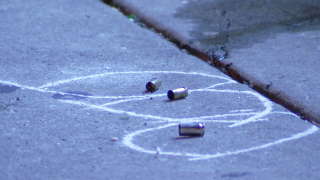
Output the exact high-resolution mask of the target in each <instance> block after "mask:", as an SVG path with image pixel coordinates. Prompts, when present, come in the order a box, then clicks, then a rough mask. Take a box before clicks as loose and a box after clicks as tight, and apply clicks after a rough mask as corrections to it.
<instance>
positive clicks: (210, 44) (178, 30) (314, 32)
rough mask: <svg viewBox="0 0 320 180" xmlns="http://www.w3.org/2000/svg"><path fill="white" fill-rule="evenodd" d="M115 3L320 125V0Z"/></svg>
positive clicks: (121, 0) (143, 0) (124, 0)
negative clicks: (319, 73)
mask: <svg viewBox="0 0 320 180" xmlns="http://www.w3.org/2000/svg"><path fill="white" fill-rule="evenodd" d="M113 4H114V5H115V6H117V7H120V9H122V10H125V11H127V12H131V13H133V14H136V15H137V16H138V17H140V19H142V21H143V22H145V23H146V24H148V25H149V26H150V27H153V28H155V29H156V30H157V31H159V32H162V33H164V34H166V36H167V37H168V38H170V39H171V40H172V41H174V42H176V43H177V44H178V45H179V46H180V47H182V48H187V49H189V50H190V51H195V54H196V55H198V56H199V57H200V58H202V59H205V60H206V61H209V62H210V61H211V60H212V59H214V61H213V62H212V64H213V65H214V66H217V67H218V68H220V69H221V70H222V71H223V72H225V73H227V74H228V75H229V76H231V77H233V78H235V79H237V80H238V81H239V82H241V83H244V84H248V85H249V87H251V88H253V89H255V90H257V91H258V92H260V93H262V94H264V95H265V96H267V97H268V98H270V99H272V100H273V101H274V102H276V103H280V104H281V105H283V106H285V107H286V108H288V109H290V110H291V111H292V112H295V113H297V114H299V115H300V116H301V117H302V118H304V119H308V120H309V121H311V122H313V123H314V124H318V125H319V124H320V111H319V106H318V104H319V103H318V102H319V100H320V96H319V93H318V88H317V87H319V80H318V77H317V74H318V69H319V68H320V64H319V61H318V57H319V56H320V46H319V38H320V31H319V28H320V25H319V24H320V11H319V7H320V1H319V0H313V1H298V0H264V1H253V0H244V1H237V0H214V1H213V0H189V1H184V0H174V1H171V0H170V1H169V0H168V1H147V0H137V1H134V2H133V1H128V0H114V1H113ZM213 56H216V58H212V57H213ZM221 56H223V57H226V58H225V59H223V60H222V59H220V58H219V57H221Z"/></svg>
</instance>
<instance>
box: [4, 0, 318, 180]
mask: <svg viewBox="0 0 320 180" xmlns="http://www.w3.org/2000/svg"><path fill="white" fill-rule="evenodd" d="M0 15H1V17H2V18H1V20H0V24H1V25H0V31H1V32H2V33H1V34H0V39H1V43H0V55H1V56H0V65H1V66H0V84H1V85H0V120H1V123H0V139H1V141H0V179H6V180H10V179H19V180H20V179H22V180H23V179H28V180H31V179H32V180H33V179H35V180H37V179H48V180H50V179H52V180H55V179H59V180H61V179H178V180H179V179H235V178H236V179H318V177H319V172H320V165H319V161H320V157H319V156H318V151H319V148H320V144H319V143H317V142H318V139H319V137H320V133H319V131H318V127H317V126H315V125H313V124H311V123H310V122H308V121H305V120H303V119H301V117H299V116H297V115H296V114H294V113H292V112H290V111H289V110H287V109H286V108H284V107H282V106H281V105H279V104H276V103H274V102H272V101H271V100H269V99H268V98H266V97H265V96H263V95H261V94H260V93H258V92H256V91H254V90H253V89H252V88H250V87H249V86H248V85H246V84H240V83H238V82H236V81H235V80H233V79H232V78H230V77H229V76H227V75H226V74H224V73H222V72H221V71H220V70H218V69H216V68H214V67H212V66H210V64H208V63H207V62H204V61H201V60H200V59H199V58H197V57H195V56H193V55H190V54H188V53H187V51H185V50H181V49H180V48H178V47H177V46H176V45H175V44H173V43H171V42H170V41H168V40H167V39H166V38H165V37H164V36H161V35H160V34H159V33H157V32H155V31H152V30H150V29H148V28H144V27H141V26H139V25H137V23H134V22H133V21H132V20H131V19H130V18H128V17H126V16H125V15H123V13H122V12H120V11H119V10H118V9H117V8H113V7H111V6H109V5H107V4H105V3H103V2H102V1H98V0H81V1H75V0H69V1H63V0H56V1H37V0H29V1H18V0H10V1H9V0H3V1H1V2H0ZM153 78H159V79H160V80H161V86H160V87H159V89H158V90H156V91H155V92H148V91H147V90H146V84H147V83H148V82H149V81H150V80H151V79H153ZM181 87H185V88H187V89H188V95H187V96H186V97H185V98H182V99H177V100H169V99H168V97H167V92H168V91H169V90H174V89H176V88H181ZM310 98H311V97H310ZM185 122H202V123H205V133H204V136H203V137H182V136H179V129H178V126H179V123H185Z"/></svg>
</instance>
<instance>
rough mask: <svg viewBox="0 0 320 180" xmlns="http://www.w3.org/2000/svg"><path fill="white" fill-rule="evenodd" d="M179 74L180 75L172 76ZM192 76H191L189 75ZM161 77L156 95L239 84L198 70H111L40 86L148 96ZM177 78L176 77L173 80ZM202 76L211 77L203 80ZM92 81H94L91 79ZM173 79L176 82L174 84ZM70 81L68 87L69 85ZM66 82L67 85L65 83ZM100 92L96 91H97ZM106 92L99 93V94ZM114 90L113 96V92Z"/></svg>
mask: <svg viewBox="0 0 320 180" xmlns="http://www.w3.org/2000/svg"><path fill="white" fill-rule="evenodd" d="M172 75H175V76H177V77H172ZM186 75H187V76H189V77H190V78H189V77H186ZM154 77H158V78H160V79H161V81H162V85H161V87H160V88H159V89H158V90H157V91H155V92H154V93H152V94H153V95H159V94H165V93H167V91H168V90H169V89H170V88H176V86H178V87H179V86H188V89H204V88H210V86H211V84H213V85H223V84H227V83H235V81H233V80H232V79H230V78H227V77H221V76H216V75H209V74H204V73H197V72H180V71H128V72H107V73H101V74H95V75H87V76H82V77H74V78H70V79H65V80H59V81H56V82H51V83H47V84H45V85H42V86H40V87H39V88H40V89H44V88H45V89H55V90H56V91H61V92H63V91H66V90H67V91H74V90H77V91H83V92H88V93H90V94H94V96H92V97H90V98H102V99H103V98H105V99H121V98H144V97H146V95H150V94H148V93H143V92H145V91H146V89H145V86H146V83H147V82H148V81H150V80H151V79H152V78H154ZM173 78H174V79H173ZM199 78H207V79H205V80H204V81H199ZM89 80H90V81H89ZM172 81H173V82H174V84H172ZM65 84H68V86H65ZM62 85H63V86H62ZM95 91H96V92H95ZM101 92H103V93H105V94H99V93H101ZM111 93H112V95H110V94H111ZM134 94H135V95H134Z"/></svg>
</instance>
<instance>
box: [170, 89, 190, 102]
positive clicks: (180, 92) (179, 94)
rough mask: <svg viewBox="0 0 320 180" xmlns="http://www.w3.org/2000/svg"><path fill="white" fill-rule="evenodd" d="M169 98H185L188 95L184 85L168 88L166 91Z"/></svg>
mask: <svg viewBox="0 0 320 180" xmlns="http://www.w3.org/2000/svg"><path fill="white" fill-rule="evenodd" d="M167 95H168V98H169V99H170V100H174V99H180V98H185V97H187V96H188V90H187V88H185V87H182V88H178V89H174V90H170V91H168V93H167Z"/></svg>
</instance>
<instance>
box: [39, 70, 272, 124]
mask: <svg viewBox="0 0 320 180" xmlns="http://www.w3.org/2000/svg"><path fill="white" fill-rule="evenodd" d="M134 74H140V77H143V76H142V75H144V74H149V76H150V77H153V76H155V75H156V74H164V75H165V76H162V78H172V77H171V75H172V74H176V75H182V76H185V75H190V76H191V77H194V76H199V77H206V78H211V79H218V80H217V81H215V83H214V84H208V83H209V82H210V81H204V82H206V87H203V88H196V89H192V88H189V87H188V89H189V92H190V93H198V92H202V93H227V94H238V95H246V96H248V95H249V96H251V97H253V98H254V99H255V100H256V101H260V102H262V104H260V105H262V108H264V109H263V110H261V112H260V114H258V115H251V116H250V117H249V118H248V117H246V120H247V121H248V122H250V121H252V120H255V119H257V118H259V117H262V116H263V115H265V114H267V113H268V112H269V111H270V109H271V107H270V106H271V105H270V103H268V100H266V99H265V98H264V97H262V96H261V95H260V94H257V93H254V92H250V91H236V90H217V89H214V87H218V86H222V85H225V84H229V83H235V81H233V80H232V79H230V78H227V77H221V76H216V75H209V74H204V73H198V72H179V71H128V72H107V73H101V74H95V75H88V76H83V77H75V78H70V79H66V80H60V81H56V82H52V83H48V84H46V85H43V86H40V87H39V88H52V87H56V86H60V85H63V84H66V83H72V84H76V83H77V82H79V81H81V82H86V80H88V79H96V81H93V82H94V83H99V84H103V83H101V82H100V80H97V79H106V78H107V77H110V76H114V77H115V78H117V80H121V79H123V77H119V75H124V77H125V78H127V77H128V76H130V77H131V76H132V75H134ZM159 76H160V75H159ZM150 77H148V78H146V80H149V79H150ZM132 78H133V77H131V79H130V81H133V82H135V81H136V80H135V79H132ZM180 79H183V78H181V77H180ZM187 79H190V78H187ZM162 81H164V79H162ZM177 81H178V82H179V79H177ZM88 82H89V83H92V82H91V81H88ZM142 82H143V81H142ZM145 82H147V81H145ZM113 83H116V82H113ZM78 84H79V83H78ZM116 84H118V82H117V83H116ZM163 84H166V83H163ZM184 85H186V84H184ZM191 85H192V84H190V86H191ZM175 86H177V85H173V87H175ZM161 89H165V87H164V85H162V87H161ZM141 90H142V88H140V92H141ZM85 91H87V92H90V91H88V90H85ZM166 91H167V89H165V91H164V92H166ZM158 92H160V91H157V92H156V93H152V95H149V96H146V95H140V96H139V95H133V96H132V95H130V96H127V95H121V96H97V95H93V96H88V98H99V97H100V98H111V99H115V101H113V102H111V103H106V104H104V106H106V107H110V106H117V104H119V105H121V109H123V108H126V106H123V103H126V105H127V106H128V105H130V102H131V101H141V100H146V99H148V98H149V97H150V96H152V97H164V96H166V93H164V94H159V93H158ZM225 97H227V96H225ZM164 98H166V97H164ZM188 99H192V96H191V97H190V96H189V97H188ZM200 99H203V98H200ZM145 102H146V103H147V102H148V101H143V103H145ZM220 102H221V101H220ZM177 103H179V102H177ZM256 104H257V103H256ZM166 105H167V106H170V105H173V103H171V104H166ZM171 107H172V106H171ZM153 108H155V107H153ZM212 108H214V107H212ZM133 109H136V107H133ZM144 109H145V108H144ZM149 109H152V108H149ZM167 109H171V108H170V107H169V108H167ZM220 109H225V108H220ZM259 109H260V108H259ZM101 110H103V109H101ZM104 110H106V111H108V110H110V111H112V112H116V113H117V112H118V113H119V114H120V113H127V114H128V115H133V116H137V117H149V118H150V119H155V120H164V119H165V120H169V121H175V122H177V121H181V118H186V117H174V118H172V117H162V116H159V115H158V116H154V115H147V114H144V113H140V114H139V113H135V112H132V111H131V109H126V110H120V111H119V110H116V109H115V108H105V109H104ZM214 110H215V109H214ZM221 111H224V110H221ZM207 112H208V113H212V112H210V111H207ZM220 113H221V112H220ZM222 113H226V112H222ZM238 114H239V117H244V116H243V113H238ZM248 115H249V114H247V116H248ZM194 118H203V119H205V116H203V115H202V116H201V115H197V116H195V117H194ZM210 118H211V117H210V116H209V117H208V118H207V119H210ZM250 118H251V119H250ZM185 120H186V119H185ZM187 120H192V118H187ZM243 123H246V122H245V121H244V122H243Z"/></svg>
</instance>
